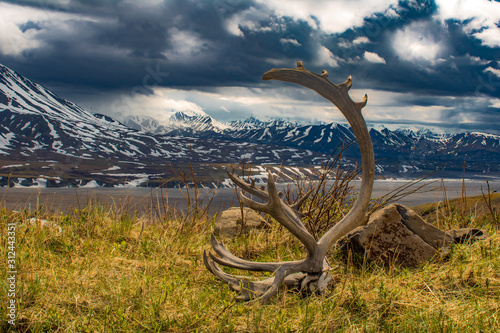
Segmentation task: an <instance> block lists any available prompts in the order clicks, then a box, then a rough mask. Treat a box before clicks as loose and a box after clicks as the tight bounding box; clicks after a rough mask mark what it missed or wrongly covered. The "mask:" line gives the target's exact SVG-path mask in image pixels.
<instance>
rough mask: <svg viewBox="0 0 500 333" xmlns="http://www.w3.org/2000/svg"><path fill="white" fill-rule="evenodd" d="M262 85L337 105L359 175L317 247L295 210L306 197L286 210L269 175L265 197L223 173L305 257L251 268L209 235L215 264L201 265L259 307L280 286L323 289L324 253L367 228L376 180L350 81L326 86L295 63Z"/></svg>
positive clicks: (326, 278) (244, 199)
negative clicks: (287, 85) (305, 91)
mask: <svg viewBox="0 0 500 333" xmlns="http://www.w3.org/2000/svg"><path fill="white" fill-rule="evenodd" d="M263 80H279V81H286V82H292V83H297V84H300V85H302V86H305V87H307V88H310V89H312V90H314V91H316V92H317V93H319V94H320V95H321V96H323V97H324V98H326V99H328V100H329V101H330V102H332V103H333V104H334V105H336V106H337V108H338V109H339V110H340V111H341V112H342V114H343V115H344V116H345V117H346V119H347V121H348V122H349V124H350V125H351V127H352V130H353V132H354V135H355V136H356V139H357V141H358V144H359V149H360V152H361V162H362V165H361V169H362V175H363V179H362V181H361V188H360V191H359V196H358V198H357V201H356V203H355V204H354V206H353V208H352V209H351V211H350V212H349V213H348V214H347V215H346V216H345V217H344V218H343V219H342V220H341V221H340V222H338V223H337V224H335V226H333V227H332V228H331V229H330V230H328V231H327V232H326V233H325V234H324V235H323V236H322V237H321V238H320V239H319V240H318V241H316V240H315V239H314V237H313V236H312V235H311V234H310V233H309V232H308V231H307V229H306V228H305V226H304V224H303V223H302V221H301V214H300V213H299V212H298V211H297V210H296V209H297V208H298V207H299V206H300V204H301V203H302V202H303V201H304V200H306V198H307V196H308V195H309V194H310V193H306V194H305V195H304V196H303V197H302V198H299V200H298V202H297V204H295V205H293V206H290V205H288V204H286V203H285V202H284V201H283V200H282V199H281V198H280V196H279V195H278V193H277V191H276V185H275V183H274V179H273V177H272V175H271V173H269V175H268V188H267V192H266V191H264V190H262V189H259V188H257V187H256V186H255V184H247V183H246V182H244V181H242V180H241V179H239V178H238V177H237V176H235V175H232V174H230V173H228V175H229V177H230V178H231V180H232V181H233V182H234V183H235V184H236V185H237V186H238V187H240V188H241V189H242V190H244V191H246V192H248V193H250V194H252V195H254V196H256V197H258V198H259V199H261V200H264V201H266V203H258V202H255V201H253V200H251V199H249V198H247V197H245V196H244V195H241V199H240V200H241V202H242V203H243V204H244V205H246V206H248V207H250V208H252V209H254V210H257V211H261V212H266V213H268V214H269V215H271V216H272V217H274V218H275V219H276V220H277V221H278V222H279V223H280V224H281V225H283V226H284V227H285V228H287V229H288V230H289V231H290V232H291V233H292V234H293V235H294V236H295V237H297V238H298V239H299V240H300V241H301V242H302V243H303V244H304V246H305V248H306V251H307V257H306V258H305V259H303V260H298V261H290V262H275V263H262V262H260V263H259V262H252V261H248V260H244V259H241V258H238V257H236V256H234V255H233V254H231V253H230V252H229V251H227V250H226V248H225V247H224V246H223V245H222V243H220V242H217V240H216V239H215V237H214V236H213V235H212V248H213V250H214V251H215V252H216V253H217V254H218V255H219V257H220V258H218V257H217V256H215V255H213V254H212V253H209V254H208V255H207V254H206V253H204V254H203V259H204V263H205V266H206V267H207V269H208V270H209V271H210V272H212V273H213V274H214V275H216V276H217V277H219V278H220V279H221V280H223V281H225V282H227V283H228V284H229V285H230V286H231V288H232V289H233V290H236V291H239V292H240V296H239V297H238V298H237V299H240V300H249V299H252V298H258V299H259V300H260V301H261V302H266V301H267V300H269V299H270V297H271V296H272V295H274V293H276V291H277V290H278V288H279V287H280V286H281V285H282V284H283V283H284V284H286V285H295V286H296V287H298V288H299V289H300V290H304V289H308V290H310V289H319V290H320V291H321V290H324V288H326V285H327V284H328V282H329V280H330V279H331V275H330V273H329V269H330V265H329V264H328V261H327V260H326V254H327V252H328V250H329V249H330V247H331V246H332V245H333V243H334V242H336V241H337V240H338V239H339V238H340V237H342V236H344V235H346V234H347V233H348V232H349V231H351V230H353V229H354V228H356V227H358V226H360V225H363V224H364V223H366V219H365V214H366V210H367V208H368V204H369V202H370V197H371V192H372V188H373V181H374V176H375V158H374V154H373V146H372V142H371V139H370V135H369V133H368V129H367V127H366V123H365V120H364V118H363V116H362V114H361V109H362V108H363V107H364V106H365V105H366V103H367V96H366V95H365V97H364V99H363V100H362V101H361V102H358V103H355V102H353V101H352V99H351V98H350V97H349V94H348V91H349V89H350V87H351V77H349V78H348V79H347V81H346V82H344V83H342V84H340V85H336V84H333V83H331V82H330V81H329V80H328V72H327V71H323V73H322V74H321V75H317V74H314V73H311V72H309V71H308V70H306V69H304V66H303V65H302V62H298V63H297V68H296V69H272V70H270V71H269V72H267V73H265V74H264V76H263ZM217 263H218V264H220V265H223V266H227V267H233V268H238V269H243V270H251V271H268V272H274V273H275V277H274V278H268V279H265V280H263V281H257V282H252V281H249V280H248V278H246V277H241V276H232V275H229V274H227V273H224V272H223V271H222V270H221V269H220V268H219V267H218V266H217Z"/></svg>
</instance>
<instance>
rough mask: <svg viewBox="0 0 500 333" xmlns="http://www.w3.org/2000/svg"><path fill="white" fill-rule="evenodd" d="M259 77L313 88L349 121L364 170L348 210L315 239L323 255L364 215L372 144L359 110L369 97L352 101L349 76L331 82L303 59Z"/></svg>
mask: <svg viewBox="0 0 500 333" xmlns="http://www.w3.org/2000/svg"><path fill="white" fill-rule="evenodd" d="M262 79H263V80H279V81H286V82H292V83H296V84H299V85H302V86H305V87H307V88H310V89H312V90H314V91H316V92H317V93H318V94H320V95H321V96H323V97H324V98H326V99H327V100H329V101H330V102H332V103H333V104H334V105H335V106H337V108H338V109H339V110H340V112H342V114H343V115H344V116H345V117H346V119H347V121H348V122H349V124H350V125H351V127H352V130H353V132H354V135H355V136H356V139H357V141H358V144H359V149H360V152H361V163H362V171H363V179H362V181H361V188H360V190H359V196H358V199H357V201H356V203H355V204H354V206H353V208H352V209H351V211H350V212H349V213H348V214H347V215H346V216H345V217H344V218H343V219H342V220H341V221H340V222H339V223H337V224H336V225H335V226H334V227H332V228H331V229H330V230H328V231H327V232H326V233H325V234H324V235H323V237H321V239H320V240H319V241H318V245H319V246H318V252H317V253H318V256H321V255H325V254H326V252H327V251H328V250H329V248H330V246H331V245H332V244H333V242H335V241H336V240H337V239H338V238H340V237H342V236H343V235H345V234H346V233H348V232H349V231H351V230H352V229H354V228H356V227H358V226H359V225H362V224H363V223H364V222H365V219H364V217H365V213H366V209H367V208H368V204H369V202H370V197H371V192H372V188H373V181H374V179H375V157H374V154H373V146H372V142H371V138H370V134H369V133H368V128H367V126H366V123H365V120H364V118H363V116H362V114H361V109H362V108H363V107H364V106H365V105H366V103H367V100H368V97H367V96H366V95H365V98H364V99H363V100H362V101H361V102H358V103H355V102H353V100H352V99H351V97H350V96H349V94H348V90H349V88H350V86H351V81H352V80H351V78H350V77H349V78H348V79H347V81H346V82H344V83H343V84H341V85H336V84H333V83H331V82H330V81H329V80H328V78H327V77H326V75H323V76H320V75H317V74H314V73H311V72H309V71H308V70H306V69H305V68H304V66H303V65H302V62H299V63H298V64H297V69H286V68H283V69H272V70H270V71H268V72H267V73H265V74H264V76H263V78H262Z"/></svg>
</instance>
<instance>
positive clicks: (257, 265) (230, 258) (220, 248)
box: [209, 234, 303, 272]
mask: <svg viewBox="0 0 500 333" xmlns="http://www.w3.org/2000/svg"><path fill="white" fill-rule="evenodd" d="M210 242H211V243H212V248H213V249H214V251H215V253H217V254H218V255H219V256H220V257H221V259H219V258H217V257H215V256H214V255H212V254H211V253H210V252H209V255H210V257H211V258H212V259H213V260H214V261H216V262H217V263H218V264H220V265H223V266H226V267H233V268H238V269H244V270H248V271H264V272H274V271H276V270H277V269H278V268H280V267H283V266H287V267H292V266H296V265H299V264H300V263H301V262H302V261H303V260H300V261H287V262H255V261H248V260H244V259H241V258H238V257H237V256H235V255H234V254H232V253H231V252H229V251H228V250H227V249H226V248H225V247H224V245H223V244H222V243H221V242H218V241H217V239H216V238H215V236H214V235H213V234H212V236H211V237H210Z"/></svg>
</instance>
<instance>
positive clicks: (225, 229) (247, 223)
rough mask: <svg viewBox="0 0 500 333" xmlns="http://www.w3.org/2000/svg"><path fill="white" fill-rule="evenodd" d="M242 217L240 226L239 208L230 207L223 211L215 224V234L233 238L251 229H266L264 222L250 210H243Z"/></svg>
mask: <svg viewBox="0 0 500 333" xmlns="http://www.w3.org/2000/svg"><path fill="white" fill-rule="evenodd" d="M243 215H244V223H243V224H242V220H241V208H240V207H231V208H229V209H228V210H225V211H223V212H222V213H221V215H220V217H219V218H218V219H217V221H216V222H215V233H216V234H219V235H220V236H227V237H235V236H237V235H239V234H240V232H242V233H247V232H248V231H249V230H251V229H260V228H264V227H267V222H266V220H264V218H263V217H262V216H260V215H259V214H257V213H256V212H255V211H253V210H252V209H250V208H243ZM242 228H243V229H242Z"/></svg>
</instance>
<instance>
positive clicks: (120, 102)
mask: <svg viewBox="0 0 500 333" xmlns="http://www.w3.org/2000/svg"><path fill="white" fill-rule="evenodd" d="M153 90H154V94H151V95H141V94H135V95H133V96H131V95H128V94H121V95H118V96H116V97H115V98H114V99H113V100H112V102H111V104H108V105H105V104H104V105H101V106H100V108H99V109H102V110H101V111H100V112H102V113H105V114H107V115H109V116H111V117H115V118H117V119H118V120H123V119H125V118H126V117H127V116H131V115H142V116H149V117H152V118H154V119H156V120H157V121H158V122H159V123H160V124H165V123H166V122H167V119H168V118H169V117H170V116H171V115H172V114H174V113H175V112H184V113H186V114H188V115H193V114H203V115H204V114H205V112H204V111H203V108H202V107H201V106H200V105H199V104H197V103H195V102H191V101H188V100H186V99H187V98H186V97H187V96H186V95H181V96H176V90H172V89H165V88H157V87H155V88H154V89H153Z"/></svg>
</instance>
